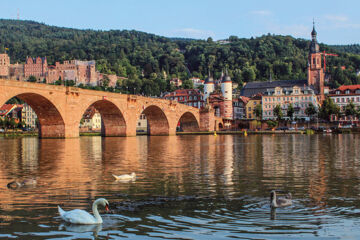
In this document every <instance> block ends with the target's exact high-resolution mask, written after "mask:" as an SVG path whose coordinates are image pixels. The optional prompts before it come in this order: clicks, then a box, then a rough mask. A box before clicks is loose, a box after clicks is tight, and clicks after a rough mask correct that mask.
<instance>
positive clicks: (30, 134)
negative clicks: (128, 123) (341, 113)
mask: <svg viewBox="0 0 360 240" xmlns="http://www.w3.org/2000/svg"><path fill="white" fill-rule="evenodd" d="M352 133H353V134H358V133H360V128H353V129H336V130H334V131H333V132H331V133H327V132H323V131H313V130H310V129H308V130H304V131H296V130H275V131H272V130H260V131H216V132H214V131H209V132H177V133H176V135H179V136H182V135H254V134H260V135H261V134H263V135H269V134H352ZM38 135H39V134H38V132H5V133H0V137H36V136H38ZM79 135H80V137H85V136H86V137H92V136H101V133H100V132H82V133H80V134H79ZM136 135H137V136H142V135H148V134H147V133H146V132H140V133H139V132H138V133H137V134H136Z"/></svg>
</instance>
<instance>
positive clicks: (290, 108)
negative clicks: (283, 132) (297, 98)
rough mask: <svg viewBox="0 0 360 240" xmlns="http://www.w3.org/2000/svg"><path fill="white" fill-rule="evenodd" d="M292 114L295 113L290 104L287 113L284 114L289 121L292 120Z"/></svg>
mask: <svg viewBox="0 0 360 240" xmlns="http://www.w3.org/2000/svg"><path fill="white" fill-rule="evenodd" d="M294 112H295V110H294V107H293V105H292V104H291V103H290V105H289V106H288V108H287V113H286V114H287V116H288V117H289V118H290V120H293V116H294Z"/></svg>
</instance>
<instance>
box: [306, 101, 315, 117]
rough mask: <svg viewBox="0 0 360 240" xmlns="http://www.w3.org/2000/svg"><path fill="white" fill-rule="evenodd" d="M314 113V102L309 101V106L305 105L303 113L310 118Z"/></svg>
mask: <svg viewBox="0 0 360 240" xmlns="http://www.w3.org/2000/svg"><path fill="white" fill-rule="evenodd" d="M316 113H317V110H316V108H315V106H314V104H312V103H309V106H307V108H306V109H305V114H306V115H307V116H309V117H310V119H311V118H312V116H314V115H315V114H316Z"/></svg>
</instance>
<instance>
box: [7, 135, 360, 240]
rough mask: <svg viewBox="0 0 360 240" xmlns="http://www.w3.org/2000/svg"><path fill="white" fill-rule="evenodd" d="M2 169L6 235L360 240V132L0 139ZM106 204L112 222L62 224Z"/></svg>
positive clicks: (24, 236)
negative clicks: (279, 196) (288, 200)
mask: <svg viewBox="0 0 360 240" xmlns="http://www.w3.org/2000/svg"><path fill="white" fill-rule="evenodd" d="M0 163H1V168H0V239H11V238H14V239H123V238H129V239H206V240H209V239H360V230H359V229H360V228H359V227H360V217H359V216H360V200H359V199H360V195H359V194H360V185H359V183H360V135H355V134H354V135H353V134H343V135H249V136H242V135H218V136H212V135H206V136H194V135H192V136H151V137H148V136H137V137H127V138H115V137H114V138H111V137H109V138H101V137H80V138H75V139H38V138H36V137H24V138H0ZM131 172H136V174H137V178H136V181H130V182H118V181H115V179H114V178H113V176H112V174H116V175H120V174H129V173H131ZM25 178H36V179H37V184H36V185H32V186H24V187H21V188H17V189H8V188H7V183H9V182H11V181H13V180H15V179H18V180H22V179H25ZM272 189H278V190H285V191H289V192H291V193H292V196H293V205H292V206H290V207H285V208H281V209H277V211H276V215H271V214H270V206H269V197H270V191H271V190H272ZM100 197H103V198H106V199H107V200H108V201H109V202H110V208H111V209H112V212H110V213H106V212H105V211H104V209H102V208H100V213H101V215H102V216H103V220H104V222H103V224H101V225H95V226H92V225H90V226H81V225H80V226H78V225H69V224H65V223H64V222H63V221H62V220H61V219H60V218H59V217H58V210H57V205H60V206H61V207H62V208H63V209H64V210H71V209H75V208H80V209H84V210H87V211H90V212H91V204H92V202H93V201H94V200H95V199H97V198H100Z"/></svg>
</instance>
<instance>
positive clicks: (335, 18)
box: [325, 15, 349, 22]
mask: <svg viewBox="0 0 360 240" xmlns="http://www.w3.org/2000/svg"><path fill="white" fill-rule="evenodd" d="M325 19H326V20H330V21H333V22H347V21H348V20H349V18H348V17H347V16H341V15H325Z"/></svg>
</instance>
